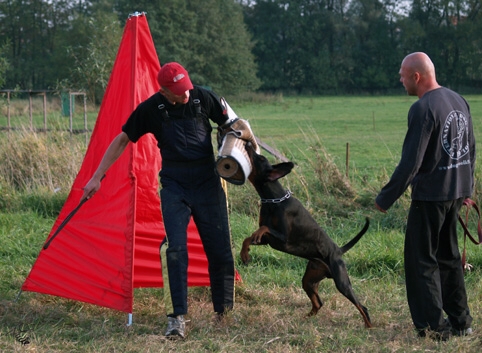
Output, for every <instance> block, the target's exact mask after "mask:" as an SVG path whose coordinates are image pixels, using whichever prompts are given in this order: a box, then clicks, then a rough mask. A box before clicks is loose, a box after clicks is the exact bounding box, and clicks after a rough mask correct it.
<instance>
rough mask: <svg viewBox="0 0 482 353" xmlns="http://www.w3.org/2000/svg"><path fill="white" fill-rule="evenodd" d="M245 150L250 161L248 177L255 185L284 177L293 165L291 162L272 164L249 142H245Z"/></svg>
mask: <svg viewBox="0 0 482 353" xmlns="http://www.w3.org/2000/svg"><path fill="white" fill-rule="evenodd" d="M246 151H247V152H248V156H249V159H250V162H251V174H249V176H248V179H249V181H250V182H251V183H252V184H253V185H254V186H255V187H256V186H261V185H262V184H264V183H266V182H270V181H276V180H278V179H279V178H282V177H284V176H285V175H286V174H288V173H290V172H291V169H293V167H294V164H293V163H292V162H283V163H278V164H274V165H272V164H271V163H270V162H269V161H268V159H267V158H266V157H264V156H262V155H261V154H258V153H256V151H255V150H254V147H253V145H251V143H249V142H248V143H246Z"/></svg>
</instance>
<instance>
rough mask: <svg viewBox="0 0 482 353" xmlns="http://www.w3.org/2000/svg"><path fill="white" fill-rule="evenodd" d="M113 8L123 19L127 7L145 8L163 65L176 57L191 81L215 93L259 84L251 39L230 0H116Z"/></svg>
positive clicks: (250, 87) (234, 4)
mask: <svg viewBox="0 0 482 353" xmlns="http://www.w3.org/2000/svg"><path fill="white" fill-rule="evenodd" d="M134 4H135V6H133V5H134ZM116 9H117V10H118V11H119V12H120V13H121V16H122V17H124V18H127V15H128V13H129V11H131V9H138V11H145V12H146V13H147V19H148V21H149V27H150V30H151V34H152V37H153V40H154V43H155V46H156V49H157V52H158V55H159V59H160V62H161V64H162V63H165V62H169V61H178V62H180V63H181V64H183V65H184V66H185V67H186V69H187V70H188V71H189V73H190V76H191V78H192V80H193V81H194V83H195V84H200V85H205V86H209V87H212V88H213V89H214V90H216V91H217V92H219V94H221V93H222V94H234V93H237V92H240V91H247V90H254V89H256V88H258V87H259V85H260V82H259V80H258V78H257V77H256V65H255V60H254V56H253V54H252V52H251V49H252V42H251V38H250V36H249V32H248V31H247V29H246V27H245V25H244V22H243V16H242V8H241V6H240V5H239V4H237V3H235V2H234V1H232V0H204V1H203V2H202V3H200V2H199V1H194V0H193V1H189V0H187V1H186V0H164V1H131V0H118V1H116Z"/></svg>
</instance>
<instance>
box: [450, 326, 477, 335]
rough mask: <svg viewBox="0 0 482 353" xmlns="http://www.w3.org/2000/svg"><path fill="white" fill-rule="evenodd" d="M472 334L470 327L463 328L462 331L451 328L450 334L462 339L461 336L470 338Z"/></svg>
mask: <svg viewBox="0 0 482 353" xmlns="http://www.w3.org/2000/svg"><path fill="white" fill-rule="evenodd" d="M472 333H473V331H472V327H469V328H464V329H462V330H458V329H456V328H452V334H453V335H454V336H458V337H462V336H470V335H471V334H472Z"/></svg>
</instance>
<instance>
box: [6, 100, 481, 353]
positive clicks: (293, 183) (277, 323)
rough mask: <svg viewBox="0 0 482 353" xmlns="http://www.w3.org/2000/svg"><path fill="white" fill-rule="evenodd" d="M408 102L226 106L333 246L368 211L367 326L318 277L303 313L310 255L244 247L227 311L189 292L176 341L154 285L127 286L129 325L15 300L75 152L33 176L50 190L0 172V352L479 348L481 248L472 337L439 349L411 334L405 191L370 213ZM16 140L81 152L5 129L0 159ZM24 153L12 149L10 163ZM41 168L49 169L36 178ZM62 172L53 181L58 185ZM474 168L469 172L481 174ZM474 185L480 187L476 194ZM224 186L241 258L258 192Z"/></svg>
mask: <svg viewBox="0 0 482 353" xmlns="http://www.w3.org/2000/svg"><path fill="white" fill-rule="evenodd" d="M466 98H467V99H468V101H469V103H470V104H471V107H472V114H473V117H474V124H475V131H476V137H477V139H478V140H479V141H482V120H481V119H480V117H482V96H468V97H466ZM413 101H414V99H413V97H407V96H403V95H401V96H397V97H298V98H296V97H282V96H273V97H265V99H263V100H261V101H258V102H254V103H253V102H250V103H248V102H246V101H245V102H230V104H231V106H232V107H233V109H234V110H235V111H236V112H237V113H238V114H239V115H240V116H241V117H243V118H245V119H248V120H249V121H250V123H251V126H252V128H253V130H254V131H255V133H256V134H257V136H258V137H260V138H261V140H262V141H264V142H266V143H267V144H269V145H271V146H273V147H275V148H277V149H279V150H280V151H282V152H283V153H284V154H285V155H286V156H287V157H288V158H289V159H290V160H292V161H293V162H295V163H296V168H295V169H294V171H293V172H292V173H291V174H290V175H288V176H287V177H285V178H284V179H283V180H282V183H283V185H285V186H286V187H287V188H290V189H291V190H293V191H294V193H295V196H296V197H298V198H299V199H300V200H301V201H302V202H303V203H304V204H305V205H306V207H307V208H308V209H309V210H310V211H311V212H312V214H313V215H314V217H315V218H316V219H317V220H318V221H319V223H320V224H321V225H322V226H323V227H324V228H325V229H326V230H327V231H328V233H329V235H330V236H331V237H332V238H333V239H334V240H335V241H336V242H337V243H338V244H340V245H342V244H343V243H345V242H346V241H347V240H348V239H350V238H351V237H353V235H354V234H355V233H356V232H357V231H358V230H359V229H360V228H361V226H362V224H363V222H364V217H365V216H369V217H370V218H371V227H370V229H369V231H368V233H367V234H366V235H365V236H364V237H363V238H362V240H361V241H360V242H359V243H358V244H357V246H356V247H355V248H353V249H352V250H351V251H350V252H348V253H347V254H346V255H345V257H344V259H345V261H346V263H347V266H348V272H349V274H350V277H351V281H352V284H353V287H354V289H355V292H356V293H357V295H358V296H359V298H360V299H361V301H362V302H363V303H364V304H365V306H367V308H368V309H369V311H370V315H371V318H372V321H373V324H374V327H373V328H372V329H365V328H364V327H363V321H362V319H361V316H360V314H359V313H358V311H357V310H356V309H355V307H354V306H353V305H352V304H351V303H350V302H348V300H347V299H346V298H344V297H343V296H342V295H341V294H339V293H338V291H337V290H336V288H335V286H334V284H333V282H332V281H331V280H324V281H323V282H321V284H320V296H321V298H322V299H323V300H324V303H325V305H324V306H323V308H322V309H321V310H320V312H319V314H318V315H317V316H316V317H310V318H307V317H306V316H305V315H306V314H307V313H308V311H309V310H310V302H309V300H308V298H307V297H306V295H305V294H304V292H303V290H302V288H301V277H302V275H303V273H304V268H305V266H306V261H304V260H302V259H299V258H295V257H292V256H289V255H286V254H283V253H280V252H276V251H274V250H272V249H270V248H268V247H253V248H252V250H251V256H252V262H251V263H250V264H249V265H247V266H245V265H242V264H241V262H240V261H239V257H238V256H237V262H236V267H237V269H238V271H239V273H240V275H241V277H242V279H243V281H242V282H241V283H238V284H237V287H236V308H235V310H234V311H233V312H231V313H230V314H229V315H228V317H227V318H226V320H225V321H224V322H222V323H215V322H214V320H213V315H212V306H211V303H210V300H209V290H208V289H207V288H191V290H190V293H189V310H190V311H189V315H188V317H187V318H188V319H189V320H190V322H189V323H188V338H187V339H186V340H185V341H182V342H171V341H165V340H164V339H163V337H162V333H163V330H164V329H165V325H166V319H165V317H164V304H163V302H162V299H161V298H162V289H158V288H143V289H137V290H136V292H135V300H134V324H133V326H131V327H126V325H125V324H126V314H124V313H120V312H116V311H113V310H110V309H106V308H100V307H96V306H92V305H89V304H84V303H80V302H74V301H70V300H67V299H63V298H57V297H52V296H47V295H42V294H38V293H28V292H27V293H22V295H21V296H20V298H19V299H18V301H15V298H16V296H17V294H18V292H19V289H20V287H21V285H22V283H23V281H24V280H25V277H26V276H27V275H28V273H29V271H30V268H31V266H32V264H33V262H34V261H35V259H36V257H37V254H38V252H39V250H40V249H41V247H42V244H43V243H44V241H45V238H46V237H47V235H48V233H49V231H50V229H51V227H52V225H53V223H54V221H55V219H56V214H57V212H58V211H59V209H60V207H61V206H62V198H63V197H65V194H62V192H60V193H57V194H54V193H53V192H52V191H51V189H52V187H55V185H57V184H60V183H62V180H67V181H64V182H63V185H69V182H71V180H72V178H74V177H75V175H76V172H77V170H76V168H75V165H78V166H79V167H80V161H79V160H77V159H75V158H70V160H71V161H72V162H71V163H70V164H68V163H66V162H65V160H64V161H62V162H61V163H59V165H51V164H52V162H51V161H46V162H44V164H48V165H49V168H55V171H54V172H52V171H50V169H49V168H46V169H47V170H43V169H42V168H40V167H38V166H37V167H36V168H39V169H36V170H37V172H36V175H39V179H42V180H47V181H46V182H45V184H48V185H47V186H45V185H44V184H42V185H39V186H38V187H37V188H35V187H34V186H32V185H31V184H28V185H29V186H28V187H27V188H26V189H25V185H20V188H19V186H18V185H16V186H15V185H14V186H12V185H11V184H10V183H9V182H8V180H7V179H9V178H5V175H4V174H2V173H0V241H1V244H2V246H1V247H0V304H1V305H0V351H1V352H181V351H182V352H230V353H235V352H340V353H341V352H474V353H475V352H480V351H481V349H482V333H481V331H482V281H481V276H482V253H481V251H482V248H480V247H476V246H475V245H473V244H471V243H468V245H467V255H468V260H469V262H470V263H471V264H472V265H474V267H475V268H474V270H473V271H472V272H470V273H467V274H466V283H467V290H468V295H469V304H470V307H471V311H472V316H473V317H474V323H473V328H474V330H475V333H474V335H472V336H470V337H466V338H454V339H452V340H450V341H448V342H444V343H438V342H434V341H431V340H429V339H419V338H417V337H416V336H415V334H414V332H413V329H412V324H411V319H410V315H409V312H408V307H407V304H406V298H405V287H404V273H403V257H402V253H403V228H404V223H405V216H406V211H407V207H408V204H409V198H408V195H405V196H404V197H402V198H401V199H400V201H398V202H397V203H396V205H394V207H393V208H392V209H391V210H390V212H389V213H388V214H386V215H383V214H380V213H378V212H375V211H374V209H373V200H374V197H375V196H376V193H377V192H378V190H379V189H380V187H381V186H383V184H384V182H386V181H387V180H388V177H389V176H390V174H391V172H392V171H393V169H394V167H395V166H396V163H397V162H398V159H399V157H400V151H401V144H402V142H403V138H404V135H405V129H406V115H407V111H408V109H409V106H410V104H411V103H412V102H413ZM53 120H54V121H55V119H54V118H53ZM16 133H17V132H14V134H16ZM12 136H15V137H12ZM7 139H8V141H7ZM25 139H27V140H30V141H32V140H33V141H35V145H34V146H35V147H36V149H37V150H42V148H43V146H48V148H51V150H49V153H50V154H53V155H54V156H56V158H57V159H59V158H60V156H59V155H56V154H54V153H53V150H54V149H58V150H59V151H60V152H59V153H61V154H62V153H63V154H67V160H69V156H73V155H79V154H80V155H82V153H83V152H85V144H83V138H82V137H78V138H77V141H76V142H75V143H74V144H72V139H71V137H70V136H69V134H66V135H62V134H60V135H54V136H53V137H51V138H48V137H46V136H44V135H40V136H39V135H38V134H36V135H35V136H30V135H28V132H21V133H19V135H12V134H9V135H8V137H7V135H6V134H5V133H1V134H0V154H1V153H2V152H3V150H6V151H7V153H4V154H2V158H4V159H7V158H9V155H11V154H13V151H16V153H17V152H18V151H21V150H22V149H24V148H27V147H26V146H25V145H27V144H26V143H21V141H23V140H25ZM52 139H53V140H54V141H55V142H52ZM6 141H7V142H6ZM17 141H20V142H17ZM1 142H3V143H1ZM65 144H68V146H69V148H66V145H65ZM347 144H349V158H348V171H346V169H345V167H346V164H347V153H346V148H347ZM52 146H55V147H52ZM2 149H3V150H2ZM66 150H67V151H66ZM29 151H30V153H33V152H32V150H29ZM265 154H266V153H265ZM21 155H22V154H21V153H17V154H16V156H17V157H15V159H16V160H18V159H20V157H18V156H21ZM270 159H272V160H273V161H275V159H274V158H273V157H270ZM8 162H9V163H6V162H5V161H2V167H3V166H4V165H7V164H8V165H13V166H14V168H11V169H5V168H4V169H2V167H0V171H2V170H6V172H5V173H7V174H8V175H13V174H14V171H19V169H22V168H20V165H26V166H27V167H26V168H24V170H23V169H22V170H20V171H21V172H22V173H24V174H21V176H20V177H18V178H17V179H24V178H25V177H24V175H27V176H28V175H29V171H30V170H31V169H32V168H33V167H29V168H28V166H30V164H29V163H30V162H29V161H25V162H24V163H23V164H19V165H17V164H15V163H13V161H10V160H8ZM57 168H58V169H57ZM62 168H64V169H62ZM20 171H19V172H20ZM346 172H348V177H347V178H346V177H345V173H346ZM43 174H51V175H50V177H49V178H40V176H41V175H43ZM59 175H61V176H62V178H59V179H56V178H55V176H59ZM480 176H481V169H480V166H478V168H477V173H476V178H477V179H479V178H480ZM10 179H11V178H10ZM49 183H50V184H49ZM479 184H480V183H479V182H477V193H476V195H475V197H476V199H477V200H478V201H480V200H479V199H478V194H479V193H478V190H479V189H480V186H479ZM49 185H50V186H49ZM22 187H24V189H22ZM62 188H63V189H65V188H66V187H65V186H62ZM49 190H50V191H49ZM66 191H67V190H64V192H66ZM228 191H229V199H230V210H231V216H230V218H231V228H232V233H233V240H234V243H235V251H236V255H237V254H238V253H239V249H240V246H241V242H242V240H243V239H244V237H246V236H248V235H250V234H251V233H252V232H253V231H254V230H255V229H256V228H257V218H256V217H257V208H258V205H257V195H256V193H255V191H254V189H253V188H252V186H251V185H243V186H234V185H230V186H229V190H228ZM460 239H462V238H461V237H460ZM461 245H462V244H461ZM26 337H28V338H29V341H30V343H29V344H27V345H23V344H22V343H21V341H22V340H23V339H22V338H26Z"/></svg>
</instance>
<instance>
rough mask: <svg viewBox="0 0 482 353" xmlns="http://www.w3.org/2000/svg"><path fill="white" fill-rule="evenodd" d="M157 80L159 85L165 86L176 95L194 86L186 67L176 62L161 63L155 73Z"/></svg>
mask: <svg viewBox="0 0 482 353" xmlns="http://www.w3.org/2000/svg"><path fill="white" fill-rule="evenodd" d="M157 81H158V82H159V84H160V85H161V87H166V88H167V89H168V90H169V91H171V92H172V93H174V94H175V95H176V96H180V95H182V94H184V92H186V91H188V90H191V89H193V88H194V87H193V85H192V82H191V79H190V78H189V75H188V73H187V71H186V69H185V68H184V67H182V65H181V64H178V63H176V62H172V63H166V64H164V65H162V67H161V70H159V73H158V74H157Z"/></svg>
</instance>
